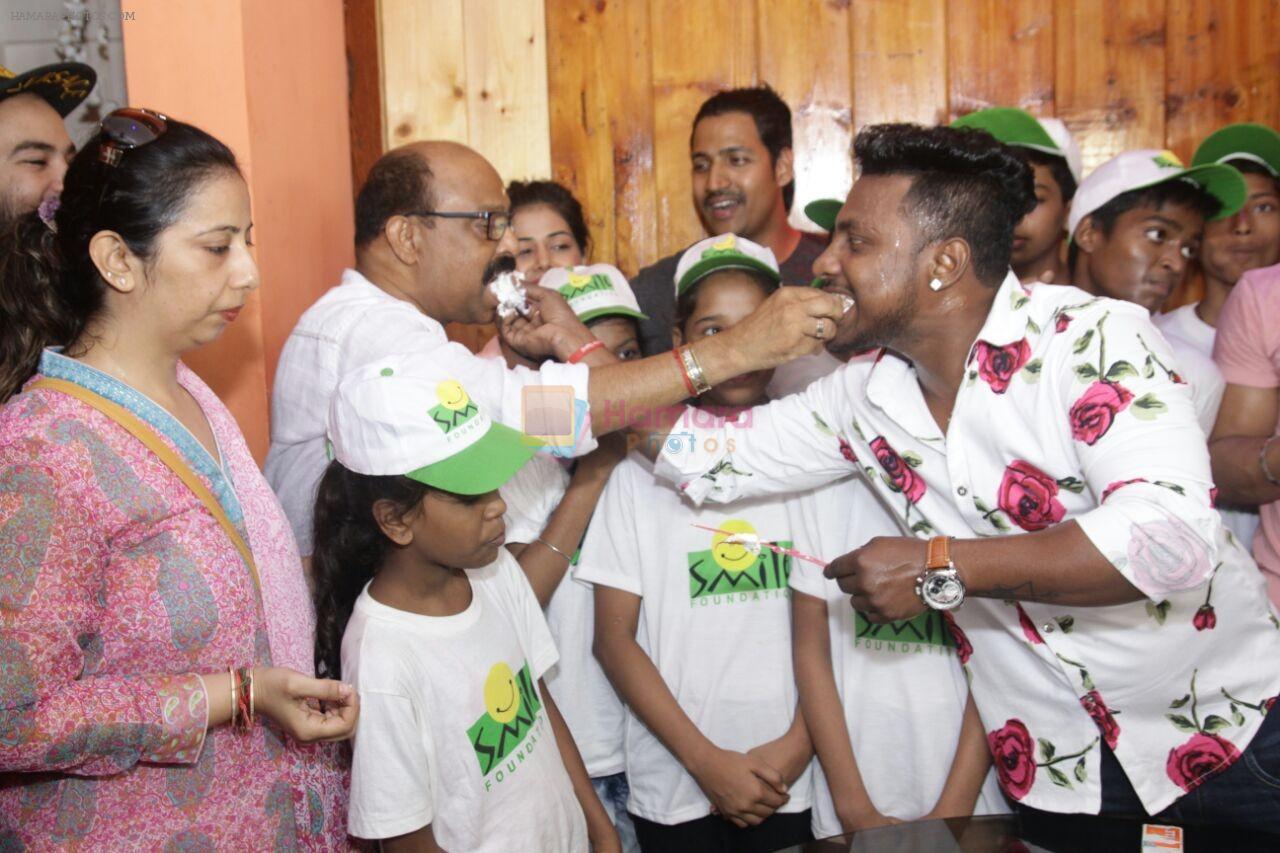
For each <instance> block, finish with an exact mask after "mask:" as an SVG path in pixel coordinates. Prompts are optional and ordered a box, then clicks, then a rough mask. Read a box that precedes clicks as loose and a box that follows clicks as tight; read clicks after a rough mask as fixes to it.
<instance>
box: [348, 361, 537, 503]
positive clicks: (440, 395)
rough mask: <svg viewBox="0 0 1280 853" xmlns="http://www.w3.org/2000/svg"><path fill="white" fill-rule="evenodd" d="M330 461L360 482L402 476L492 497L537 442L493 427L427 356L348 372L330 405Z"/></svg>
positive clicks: (499, 426)
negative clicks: (362, 476) (371, 477)
mask: <svg viewBox="0 0 1280 853" xmlns="http://www.w3.org/2000/svg"><path fill="white" fill-rule="evenodd" d="M328 432H329V441H330V443H331V445H332V449H333V457H334V458H335V459H337V460H338V462H340V463H342V465H343V466H345V467H346V468H348V469H350V470H352V471H354V472H356V473H357V474H369V475H379V476H387V475H401V476H405V477H409V478H411V479H414V480H417V481H418V482H420V483H425V484H427V485H428V486H432V487H434V488H437V489H443V490H445V491H448V492H453V493H454V494H459V495H479V494H484V493H485V492H490V491H493V490H494V489H496V488H498V487H499V486H501V485H502V484H503V483H505V482H507V480H509V479H511V477H512V476H513V475H514V474H515V473H516V471H518V470H520V467H521V466H522V465H524V463H525V462H527V461H529V458H530V457H531V456H533V454H534V453H535V452H536V451H537V449H538V447H539V442H538V441H537V440H536V439H534V438H532V437H530V436H527V435H525V434H524V433H522V432H520V431H519V430H514V429H512V428H511V427H508V426H505V425H503V424H500V423H495V422H493V421H492V420H490V419H489V416H488V415H486V414H485V413H484V412H482V411H481V410H480V407H479V406H478V405H477V404H476V402H475V400H473V399H472V398H471V396H470V395H469V394H468V393H467V390H466V388H464V387H463V385H462V383H461V382H459V381H458V380H457V379H455V378H453V377H452V376H450V375H448V374H446V373H445V372H443V371H442V370H441V369H440V368H439V367H438V366H436V365H435V364H434V363H433V359H432V354H431V353H429V352H408V353H403V354H400V355H395V356H388V357H386V358H382V359H378V360H377V361H375V362H373V363H370V364H367V365H365V366H363V367H360V368H357V369H356V370H353V371H351V372H350V373H348V374H347V375H346V376H345V377H343V379H342V381H341V382H339V383H338V389H337V391H335V392H334V395H333V399H332V401H331V402H330V404H329V423H328Z"/></svg>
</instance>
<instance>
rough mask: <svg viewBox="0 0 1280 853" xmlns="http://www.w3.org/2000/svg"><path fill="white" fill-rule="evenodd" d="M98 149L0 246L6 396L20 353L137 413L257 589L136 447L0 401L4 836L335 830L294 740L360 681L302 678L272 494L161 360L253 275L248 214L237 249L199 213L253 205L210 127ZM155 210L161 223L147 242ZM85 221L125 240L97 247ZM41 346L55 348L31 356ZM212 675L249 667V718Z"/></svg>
mask: <svg viewBox="0 0 1280 853" xmlns="http://www.w3.org/2000/svg"><path fill="white" fill-rule="evenodd" d="M103 144H104V141H103V137H102V136H99V137H97V138H95V140H92V141H91V142H90V143H89V145H88V146H86V149H85V151H84V152H82V153H81V154H80V155H79V156H77V158H76V160H75V161H74V162H73V163H72V165H71V167H70V170H69V171H68V174H67V179H66V189H65V191H64V195H63V203H62V205H63V206H62V208H61V209H60V210H59V211H58V214H57V217H56V220H55V223H56V227H57V235H56V236H53V235H52V234H51V233H50V232H47V231H46V230H45V225H44V224H43V223H41V222H39V221H37V220H34V219H33V220H31V221H26V222H24V223H23V224H22V225H21V227H20V228H19V229H18V230H17V231H16V232H15V234H14V235H13V236H11V237H10V238H8V239H10V240H11V241H16V244H15V245H4V246H0V254H2V255H3V257H4V259H5V260H3V261H0V285H3V287H5V288H6V289H10V292H11V293H13V292H15V289H16V292H19V293H25V294H26V295H27V296H29V298H30V302H29V303H28V305H27V306H26V310H25V311H24V313H23V315H22V316H16V315H15V316H0V339H2V340H0V354H2V355H3V359H2V361H3V370H2V372H0V383H3V384H2V385H0V395H8V394H10V393H12V391H13V390H14V387H15V385H16V384H17V383H18V382H20V381H21V380H22V379H23V378H24V374H25V376H31V373H32V370H33V369H34V370H35V377H34V379H40V378H42V377H48V378H52V379H58V380H63V381H66V382H70V383H73V384H75V385H78V386H81V387H82V388H87V389H89V390H90V391H93V392H95V393H97V394H98V395H101V396H102V397H104V398H106V399H107V400H109V401H111V402H114V403H116V404H117V405H120V406H122V407H123V408H125V409H126V410H128V411H129V412H131V413H132V414H133V415H135V416H136V417H137V418H138V419H139V420H140V421H142V422H143V423H144V424H145V425H146V426H147V427H148V428H150V429H151V430H153V431H154V432H155V433H156V434H157V435H158V436H159V437H160V439H161V440H162V441H163V442H164V443H165V444H166V445H168V446H169V447H170V448H171V449H172V450H173V451H175V452H176V453H177V454H178V456H179V457H180V458H181V459H182V460H183V462H185V463H186V464H187V465H188V466H190V468H191V469H192V470H193V471H194V472H195V473H196V475H197V476H198V477H199V478H200V479H201V481H202V482H203V483H204V485H205V486H206V487H207V488H208V489H209V491H210V492H211V493H212V494H213V495H214V497H215V498H216V500H217V502H218V504H219V505H220V506H221V508H222V510H223V511H224V512H225V513H226V515H227V517H228V518H229V519H230V521H231V523H232V524H233V525H234V527H235V528H236V530H237V532H238V533H239V534H240V535H241V537H242V538H243V539H244V540H245V541H246V542H247V543H248V544H249V547H250V549H251V550H252V552H253V556H254V563H255V564H256V567H257V572H258V576H259V578H260V586H261V589H260V590H259V588H258V586H257V585H256V584H255V582H254V580H253V576H252V574H251V573H250V570H249V567H248V564H247V563H246V562H245V561H244V560H243V559H242V558H241V556H240V553H239V552H238V551H237V549H236V547H235V545H233V544H232V540H231V538H230V537H229V535H228V533H227V532H226V530H224V528H223V527H222V526H221V525H220V524H219V522H218V521H217V520H215V517H214V515H213V514H212V513H211V512H210V511H209V510H208V509H207V508H206V507H205V505H204V504H202V503H201V501H200V500H199V499H198V498H197V497H196V495H195V493H194V492H192V491H191V489H190V488H188V487H187V486H186V485H185V484H184V483H183V482H182V480H181V479H180V478H179V477H178V476H177V474H176V473H175V472H174V471H173V470H171V469H170V468H169V467H168V466H166V464H165V463H164V462H163V461H161V459H160V458H159V456H157V455H156V454H155V453H154V452H152V451H151V450H150V449H148V448H147V447H146V446H145V445H144V444H143V443H142V442H141V441H140V440H139V439H138V438H136V437H134V436H133V435H131V434H129V433H128V432H127V431H126V430H125V429H124V428H122V427H121V426H120V425H119V424H118V423H116V422H115V421H114V420H112V419H111V418H109V417H107V416H106V415H104V414H102V413H101V412H99V411H98V410H97V409H95V408H92V407H90V406H89V405H88V404H86V403H84V402H81V401H80V400H79V399H76V398H75V397H73V396H70V395H69V394H66V393H64V392H62V391H59V390H54V389H51V388H47V387H30V385H29V384H28V385H27V387H26V388H25V390H24V391H22V392H20V393H17V394H16V395H15V396H13V397H11V398H10V399H9V400H8V402H7V403H6V404H5V406H4V408H3V409H0V849H12V848H17V849H22V848H24V847H25V848H27V849H40V848H48V847H78V848H80V849H85V850H100V849H118V848H129V849H163V850H213V849H228V850H231V849H236V850H242V849H244V850H247V849H253V850H258V849H266V848H271V849H285V850H290V849H334V848H337V847H341V846H343V845H345V844H346V832H345V816H346V793H345V789H344V781H345V780H344V771H343V768H342V766H341V762H340V759H339V755H338V751H337V749H338V748H337V746H336V745H335V744H332V743H322V742H317V743H303V742H302V741H322V740H336V739H340V738H342V737H345V736H347V735H348V734H349V733H350V731H351V729H352V727H353V725H354V720H355V709H354V702H355V700H354V696H353V695H352V694H351V692H350V691H349V689H347V688H345V686H342V685H338V684H337V683H335V682H329V681H323V680H318V679H314V678H312V677H310V676H311V675H312V674H313V665H312V642H313V641H312V638H313V634H314V617H313V615H312V611H311V607H310V603H309V596H308V592H307V586H306V582H305V579H304V577H303V573H302V567H301V561H300V560H299V557H298V553H297V548H296V546H295V543H294V540H293V537H292V535H291V533H290V529H289V526H288V523H287V521H286V519H285V517H284V514H283V511H282V510H281V508H280V506H279V504H278V502H277V501H276V499H275V496H274V495H273V494H272V493H271V491H270V489H269V488H268V486H267V484H266V481H265V479H264V478H263V477H262V474H261V473H260V471H259V470H258V468H257V465H256V464H255V462H254V460H253V458H252V457H251V456H250V454H249V451H248V448H247V447H246V445H245V442H244V438H243V436H242V435H241V433H240V431H239V429H238V428H237V426H236V423H235V420H234V419H233V418H232V416H231V414H230V412H228V411H227V409H226V407H225V406H223V404H222V403H221V401H219V400H218V398H217V396H215V395H214V394H213V392H212V391H210V390H209V388H208V387H207V386H206V385H205V384H204V383H203V382H201V381H200V380H199V379H198V378H197V377H196V376H195V374H193V373H192V372H191V371H189V370H188V369H187V368H186V367H184V366H183V365H182V364H181V362H180V361H178V360H177V356H178V355H180V352H181V350H184V349H187V348H189V347H190V346H192V345H198V344H199V343H202V342H204V341H205V340H207V339H212V337H216V336H217V333H218V332H220V331H221V329H222V328H223V327H224V326H225V325H226V323H227V322H229V321H230V320H231V319H234V314H235V310H234V308H222V309H221V310H216V309H219V308H220V306H223V305H231V304H233V303H234V304H243V300H244V298H245V297H246V296H247V294H248V292H249V291H250V290H251V289H252V287H254V286H256V283H257V276H256V268H255V267H253V264H252V257H251V256H250V255H249V254H248V252H247V249H246V248H245V246H246V245H248V244H247V240H246V237H245V232H247V226H244V227H242V228H241V229H240V231H241V233H240V234H239V235H238V240H239V245H238V246H237V245H236V243H237V235H236V234H232V233H231V231H230V230H229V228H223V229H221V230H219V231H217V233H215V234H214V236H213V237H212V238H210V237H209V236H208V235H209V234H210V233H212V232H210V231H209V230H208V228H207V227H206V226H208V225H210V224H215V225H216V224H217V223H221V222H224V221H226V222H230V223H234V222H235V221H236V220H237V219H244V220H247V217H248V203H247V193H245V191H244V188H243V181H242V179H241V178H240V177H239V173H238V172H237V171H236V170H235V161H234V158H233V157H232V155H231V153H230V152H229V151H227V150H226V149H225V147H223V146H222V145H221V143H218V142H217V141H216V140H213V139H212V137H209V136H208V135H207V134H204V133H203V132H201V131H199V130H197V129H195V128H192V127H190V126H188V125H184V124H181V123H179V122H175V121H172V120H170V121H168V122H167V124H166V126H165V130H164V132H163V133H162V135H160V136H159V138H158V139H157V140H156V141H154V142H152V143H150V144H146V145H143V146H141V147H137V148H133V149H128V150H125V152H124V156H123V158H121V160H120V163H119V164H118V165H117V166H115V167H104V166H103V164H102V163H99V162H96V159H97V158H96V155H97V153H98V149H99V147H100V146H102V145H103ZM107 144H109V143H107ZM104 181H105V182H106V185H105V186H104ZM237 182H238V183H237ZM100 196H101V197H102V199H103V200H102V201H101V202H99V201H98V199H99V197H100ZM148 222H150V223H151V224H153V225H154V224H158V225H159V226H160V227H159V229H158V230H157V229H156V228H152V229H151V233H150V234H149V235H148V233H147V230H146V228H145V227H144V226H145V225H147V224H148ZM229 227H234V226H229ZM102 231H111V232H118V233H119V234H120V235H121V237H120V238H119V246H121V247H123V249H124V250H125V251H126V254H123V255H122V254H119V253H117V254H111V253H106V252H100V251H97V250H91V243H90V240H89V238H90V237H91V236H93V235H98V236H100V234H99V232H102ZM188 238H189V239H188ZM94 239H97V237H94ZM99 248H100V247H99ZM24 250H26V255H25V257H24V258H23V259H22V260H17V258H19V257H20V254H21V253H22V252H23V251H24ZM40 252H44V253H50V252H52V253H56V254H54V255H53V257H54V258H55V260H56V263H55V264H50V263H49V261H48V260H47V257H48V255H47V254H45V255H41V254H39V253H40ZM130 256H132V257H133V258H134V259H135V260H137V261H139V262H140V263H137V264H131V263H128V262H127V261H128V258H129V257H130ZM113 258H114V259H115V260H113ZM121 258H124V260H125V263H117V261H119V260H120V259H121ZM30 259H35V260H30ZM40 264H46V266H44V267H41V266H40ZM90 265H92V266H90ZM117 266H118V267H119V268H120V269H121V270H123V272H120V273H117V272H115V269H116V268H117ZM126 276H136V277H140V278H142V279H143V280H142V281H139V282H130V281H128V280H127V279H126ZM135 285H137V286H135ZM35 286H40V287H43V288H45V289H46V291H47V292H48V293H50V294H52V298H51V299H49V300H48V301H47V303H46V304H47V305H48V306H49V315H48V317H52V319H47V318H46V319H44V320H41V321H37V320H35V319H33V318H37V317H41V316H42V312H41V311H40V310H38V308H39V307H40V306H39V301H40V300H41V298H42V297H41V296H40V293H39V292H38V291H37V290H35V289H34V287H35ZM122 286H123V289H122ZM86 295H87V296H88V297H93V296H95V295H96V296H97V299H96V301H95V300H94V299H92V298H89V299H88V300H87V301H86V298H85V297H86ZM148 300H150V301H148ZM157 300H163V301H160V302H158V301H157ZM7 306H8V303H7V302H5V303H0V313H8V312H6V311H5V310H4V309H5V308H7ZM157 306H160V307H161V308H163V310H159V309H158V307H157ZM219 317H221V320H220V321H219V319H218V318H219ZM46 343H47V344H58V345H62V344H66V345H68V347H67V349H66V351H65V352H66V354H62V353H60V352H59V351H57V349H46V350H43V351H40V350H39V349H35V350H34V351H33V348H35V347H36V346H37V345H39V344H46ZM170 356H171V361H170ZM36 359H38V362H37V361H36ZM156 376H162V377H163V378H164V379H166V380H170V379H171V380H172V385H171V386H170V385H168V384H167V383H166V382H157V381H156V380H155V377H156ZM126 379H128V380H132V381H126ZM161 401H163V402H164V404H162V402H161ZM228 666H235V667H252V670H253V680H254V685H255V693H256V695H255V702H256V705H257V708H256V712H257V713H256V723H255V724H254V725H253V726H251V727H250V728H249V729H248V730H247V731H233V730H232V729H231V728H230V727H229V726H228V725H226V722H227V721H228V719H229V718H230V716H231V701H230V683H231V682H230V676H229V675H228V673H227V668H228ZM309 700H310V701H309ZM319 700H324V701H323V702H322V701H319Z"/></svg>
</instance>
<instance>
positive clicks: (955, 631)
mask: <svg viewBox="0 0 1280 853" xmlns="http://www.w3.org/2000/svg"><path fill="white" fill-rule="evenodd" d="M942 621H943V622H945V623H946V626H947V631H949V632H950V634H951V641H952V642H953V643H955V644H956V657H958V658H960V665H961V666H963V665H964V664H966V663H968V662H969V658H970V657H971V656H972V655H973V646H972V645H971V644H970V643H969V638H968V637H966V636H965V633H964V631H962V630H960V626H959V625H957V624H956V620H955V619H954V618H952V616H951V614H950V613H947V612H946V611H945V610H944V611H942Z"/></svg>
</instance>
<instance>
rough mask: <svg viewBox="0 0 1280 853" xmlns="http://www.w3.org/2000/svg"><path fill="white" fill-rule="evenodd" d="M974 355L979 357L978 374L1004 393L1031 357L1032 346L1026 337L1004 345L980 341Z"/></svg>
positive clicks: (998, 391) (994, 388)
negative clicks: (999, 345) (1014, 376)
mask: <svg viewBox="0 0 1280 853" xmlns="http://www.w3.org/2000/svg"><path fill="white" fill-rule="evenodd" d="M973 355H974V358H976V359H977V362H978V375H979V376H980V377H982V381H983V382H986V383H987V384H988V385H990V386H991V390H992V391H994V392H995V393H997V394H1003V393H1004V392H1005V391H1006V390H1007V389H1008V388H1009V381H1010V380H1011V379H1013V375H1014V374H1015V373H1017V372H1018V371H1019V370H1021V369H1022V368H1023V366H1024V365H1025V364H1026V363H1027V360H1028V359H1029V358H1031V346H1030V344H1028V343H1027V339H1026V338H1023V339H1022V340H1020V341H1017V342H1016V343H1012V344H1009V345H1007V346H1002V347H998V346H993V345H991V344H989V343H987V342H986V341H978V343H977V345H976V346H975V347H974V349H973Z"/></svg>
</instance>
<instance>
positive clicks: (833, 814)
mask: <svg viewBox="0 0 1280 853" xmlns="http://www.w3.org/2000/svg"><path fill="white" fill-rule="evenodd" d="M848 455H849V457H850V461H849V470H850V471H851V472H852V471H854V470H855V467H856V465H857V464H858V463H857V461H856V460H855V459H853V458H852V456H853V454H852V451H850V452H849V454H848ZM787 509H788V511H789V512H790V516H791V533H792V537H793V539H794V541H795V547H796V548H797V549H798V550H799V551H801V552H803V553H805V554H809V555H813V556H815V557H818V558H820V559H829V558H833V557H837V556H840V555H841V554H846V553H848V552H849V551H852V550H854V549H856V548H860V547H862V546H863V545H865V544H866V543H867V541H868V540H869V539H871V538H872V537H875V536H900V535H902V534H901V532H900V528H899V526H898V524H897V522H896V520H895V519H894V517H893V516H892V515H891V514H890V513H889V511H888V510H887V509H886V508H885V507H884V506H883V504H881V503H880V500H879V498H878V497H877V496H876V495H875V494H874V493H873V492H872V491H871V490H870V489H869V488H868V487H867V486H866V484H865V483H864V482H863V481H862V480H861V479H857V478H855V479H853V480H843V481H841V482H839V483H834V484H832V485H829V486H824V487H822V488H820V489H816V490H814V491H811V492H806V493H804V494H802V495H799V496H797V497H795V498H793V499H791V500H789V501H788V502H787ZM791 590H792V624H793V643H794V648H793V651H794V655H795V670H796V682H797V684H798V687H799V691H800V695H801V705H802V707H803V708H805V723H806V725H808V727H809V735H810V737H811V738H812V739H813V742H814V747H815V749H816V750H817V753H818V764H819V766H818V767H815V768H814V773H813V776H814V783H813V787H814V795H813V834H814V836H815V837H817V838H827V837H830V836H833V835H840V834H843V833H846V832H852V831H856V830H861V829H868V828H871V827H874V826H878V825H882V824H886V823H891V822H896V821H899V820H919V819H922V818H937V817H958V816H964V815H969V814H995V813H1004V812H1007V811H1008V810H1009V808H1008V806H1007V805H1006V804H1005V801H1004V797H1003V796H1002V795H1001V793H1000V786H999V784H998V782H997V781H996V776H995V772H994V771H993V770H991V757H990V755H989V753H988V751H987V739H986V733H985V732H984V730H983V728H982V725H981V721H980V720H979V719H978V715H977V713H976V711H974V710H973V708H972V706H971V705H969V702H968V698H969V687H968V684H967V683H966V680H965V674H964V671H963V669H962V667H961V663H962V661H963V659H964V658H966V657H967V651H966V650H964V649H963V645H964V640H963V638H962V637H961V635H959V633H958V631H957V629H956V628H955V627H954V625H952V624H950V623H949V622H948V621H947V619H948V617H947V616H946V615H944V614H942V613H940V612H939V611H935V610H930V611H928V612H926V613H925V614H924V615H922V616H919V617H917V618H916V619H912V620H910V621H908V622H894V623H889V624H884V625H877V624H875V623H872V622H870V621H869V620H867V619H866V617H864V616H863V615H862V614H861V613H858V612H857V611H855V610H854V609H853V607H852V606H851V604H850V602H849V596H848V595H847V594H845V593H843V592H841V591H840V587H839V586H838V585H837V584H836V582H835V581H833V580H828V579H827V578H825V577H823V575H822V566H819V565H816V564H814V563H811V562H807V561H804V560H799V561H797V562H796V565H795V568H794V569H793V570H792V572H791ZM958 639H959V640H960V642H959V643H957V640H958ZM958 645H959V646H961V648H957V646H958ZM966 708H968V710H967V711H966ZM966 714H967V715H968V718H967V719H966ZM962 724H965V725H967V728H966V729H965V731H964V733H963V734H962ZM975 799H976V801H977V802H976V806H975Z"/></svg>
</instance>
